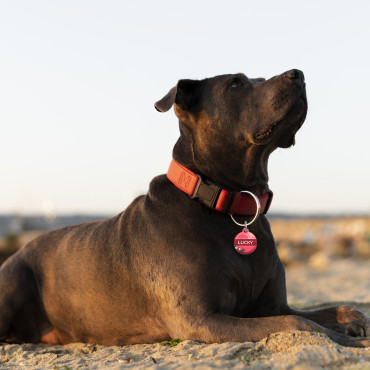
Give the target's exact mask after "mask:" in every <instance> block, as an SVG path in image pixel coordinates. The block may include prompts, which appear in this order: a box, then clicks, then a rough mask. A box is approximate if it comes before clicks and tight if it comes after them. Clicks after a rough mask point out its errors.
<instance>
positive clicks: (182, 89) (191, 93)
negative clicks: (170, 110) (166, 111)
mask: <svg viewBox="0 0 370 370" xmlns="http://www.w3.org/2000/svg"><path fill="white" fill-rule="evenodd" d="M200 82H201V81H198V80H180V81H179V82H178V83H177V94H176V98H175V103H176V105H178V106H179V107H180V108H181V109H182V110H184V111H188V112H189V111H191V110H193V109H196V106H197V103H198V102H199V88H200Z"/></svg>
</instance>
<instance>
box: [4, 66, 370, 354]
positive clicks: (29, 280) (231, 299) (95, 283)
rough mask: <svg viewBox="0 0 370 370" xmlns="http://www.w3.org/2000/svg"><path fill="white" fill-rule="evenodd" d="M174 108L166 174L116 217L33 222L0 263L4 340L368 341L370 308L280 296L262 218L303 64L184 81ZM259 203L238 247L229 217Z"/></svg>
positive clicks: (248, 214)
mask: <svg viewBox="0 0 370 370" xmlns="http://www.w3.org/2000/svg"><path fill="white" fill-rule="evenodd" d="M172 106H174V112H175V114H176V116H177V117H178V119H179V125H180V137H179V139H178V141H177V142H176V144H175V146H174V149H173V160H172V162H171V165H170V169H169V172H168V174H167V176H166V175H161V176H158V177H155V178H154V179H153V180H152V182H151V183H150V187H149V191H148V193H147V194H146V195H143V196H140V197H138V198H136V199H135V200H134V201H133V202H132V203H131V205H130V206H129V207H128V208H127V209H126V210H125V211H124V212H122V213H121V214H119V215H117V216H116V217H113V218H110V219H107V220H103V221H96V222H89V223H84V224H80V225H74V226H69V227H66V228H63V229H59V230H56V231H51V232H48V233H45V234H42V235H41V236H39V237H37V238H36V239H35V240H33V241H31V242H30V243H28V244H27V245H26V246H24V247H22V248H21V249H20V250H19V251H18V252H17V253H16V254H14V255H13V256H12V257H10V258H9V259H8V260H7V261H6V262H5V263H4V265H3V266H2V267H1V269H0V339H1V340H2V341H7V342H34V343H37V342H42V343H51V344H64V343H70V342H88V343H96V344H103V345H126V344H135V343H153V342H158V341H163V340H169V339H171V338H182V339H192V340H197V341H202V342H206V343H214V342H226V341H233V342H244V341H253V342H255V341H259V340H261V339H263V338H265V337H267V336H268V335H269V334H271V333H276V332H281V331H292V330H303V331H314V332H321V333H325V334H327V335H328V336H329V337H330V338H331V339H332V340H334V341H335V342H337V343H339V344H342V345H345V346H354V347H367V346H369V345H370V340H369V338H365V337H366V336H368V335H369V333H370V319H369V317H368V316H366V315H365V314H362V313H360V312H359V311H356V310H354V309H351V308H349V307H333V308H328V309H323V310H319V311H312V312H304V311H298V310H295V309H293V308H291V307H289V305H288V303H287V296H286V285H285V272H284V267H283V265H282V263H281V261H280V259H279V256H278V253H277V250H276V247H275V243H274V239H273V236H272V234H271V230H270V226H269V223H268V221H267V219H266V216H265V213H266V212H267V210H268V207H269V204H270V203H271V199H272V193H271V191H270V189H269V187H268V172H267V163H268V158H269V155H270V154H271V153H272V152H273V151H274V150H275V149H277V148H279V147H280V148H288V147H290V146H292V145H293V144H294V143H295V134H296V132H297V131H298V130H299V128H300V127H301V125H302V124H303V122H304V120H305V117H306V113H307V98H306V90H305V80H304V75H303V73H302V72H301V71H299V70H296V69H293V70H290V71H288V72H285V73H283V74H280V75H277V76H275V77H273V78H270V79H268V80H265V79H262V78H258V79H253V78H248V77H247V76H245V75H244V74H230V75H221V76H217V77H213V78H208V79H204V80H189V79H185V80H180V81H179V82H178V83H177V85H176V86H175V87H173V88H172V89H171V90H170V91H169V92H168V94H167V95H165V96H164V97H163V98H162V99H161V100H159V101H158V102H157V103H156V104H155V107H156V109H157V110H158V111H160V112H166V111H168V110H170V109H171V107H172ZM243 191H247V192H243ZM258 202H259V203H260V208H261V211H260V213H261V214H260V215H259V217H258V218H257V220H256V221H255V222H254V223H253V224H250V225H249V229H248V232H250V233H252V234H254V235H255V237H256V238H257V248H256V249H255V251H254V252H253V253H249V254H244V255H243V254H240V253H238V250H236V249H235V247H234V239H235V237H236V235H237V234H238V233H240V232H245V233H246V229H245V228H244V231H243V229H242V228H241V227H240V226H238V225H236V224H235V223H234V222H233V220H232V219H231V217H230V215H231V216H233V218H234V220H235V221H236V222H239V223H240V224H241V225H244V222H245V221H246V220H247V221H251V219H252V218H255V217H254V216H255V215H256V214H258V211H259V210H258ZM239 251H241V249H239Z"/></svg>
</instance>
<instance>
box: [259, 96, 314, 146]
mask: <svg viewBox="0 0 370 370" xmlns="http://www.w3.org/2000/svg"><path fill="white" fill-rule="evenodd" d="M306 114H307V101H306V99H305V98H303V97H301V98H299V99H298V100H297V101H296V102H295V103H294V104H293V105H292V107H291V108H290V109H289V110H288V112H287V114H286V115H285V116H284V117H283V118H282V119H281V120H278V121H276V122H274V123H272V124H270V125H268V126H267V127H265V128H263V129H262V130H260V131H258V132H257V133H256V134H255V136H254V141H255V142H256V143H257V144H265V143H268V142H270V141H271V140H272V139H273V138H274V137H276V138H277V139H279V138H280V140H279V141H281V140H283V141H284V143H283V142H282V143H278V146H282V147H287V146H290V145H293V144H294V136H295V134H296V133H297V131H298V130H299V129H300V128H301V126H302V125H303V122H304V121H305V119H306ZM285 142H286V143H285Z"/></svg>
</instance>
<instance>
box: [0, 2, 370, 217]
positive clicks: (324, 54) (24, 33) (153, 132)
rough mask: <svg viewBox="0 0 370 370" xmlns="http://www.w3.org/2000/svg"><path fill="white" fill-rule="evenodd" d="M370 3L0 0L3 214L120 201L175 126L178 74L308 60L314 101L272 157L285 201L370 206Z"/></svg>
mask: <svg viewBox="0 0 370 370" xmlns="http://www.w3.org/2000/svg"><path fill="white" fill-rule="evenodd" d="M369 19H370V2H369V1H367V0H363V1H357V0H353V1H316V0H314V1H305V2H303V1H293V0H292V1H291V0H282V1H255V0H254V1H233V0H230V1H201V0H197V1H193V0H188V1H183V2H178V1H160V0H158V1H123V0H122V1H118V0H117V1H110V0H107V1H92V0H81V1H75V0H73V1H71V0H63V1H46V0H45V1H39V0H32V1H29V0H23V1H22V0H3V1H0V35H1V36H0V127H1V137H0V213H6V212H11V213H13V212H17V213H21V214H29V213H40V212H42V210H43V209H47V208H53V207H55V210H56V211H57V212H58V213H69V212H73V213H78V212H83V213H90V212H93V213H106V214H114V213H117V212H119V211H121V210H122V209H124V208H125V207H126V206H127V205H128V204H129V203H130V201H131V200H132V199H133V198H134V197H135V196H136V195H138V194H141V193H144V192H146V191H147V189H148V184H149V182H150V180H151V179H152V178H153V177H154V176H155V175H157V174H160V173H165V172H166V170H167V168H168V165H169V162H170V160H171V153H172V147H173V145H174V143H175V141H176V140H177V137H178V123H177V119H176V117H175V115H174V113H173V110H172V111H170V112H168V113H166V114H160V113H158V112H156V111H155V109H154V108H153V103H154V102H155V101H156V100H158V99H160V98H161V97H162V96H163V95H164V94H165V93H166V92H167V91H168V90H169V89H170V88H171V87H172V86H174V85H175V84H176V82H177V80H179V79H181V78H196V79H197V78H205V77H212V76H214V75H217V74H224V73H237V72H244V73H245V74H246V75H247V76H249V77H266V78H270V77H272V76H274V75H276V74H280V73H282V72H284V71H286V70H289V69H291V68H299V69H301V70H303V71H304V73H305V77H306V84H307V94H308V101H309V111H308V116H307V119H306V122H305V124H304V126H303V127H302V129H301V130H300V131H299V132H298V134H297V137H296V145H295V146H294V147H293V148H291V149H288V150H286V149H279V150H277V151H276V152H274V153H273V154H272V156H271V157H270V162H269V174H270V187H271V189H272V190H273V191H274V194H275V198H274V202H273V205H272V208H271V210H272V211H275V212H280V211H286V212H326V213H330V212H367V213H369V211H370V196H369V194H370V149H369V147H370V146H369V139H370V114H369V107H370V74H369V69H370V22H369Z"/></svg>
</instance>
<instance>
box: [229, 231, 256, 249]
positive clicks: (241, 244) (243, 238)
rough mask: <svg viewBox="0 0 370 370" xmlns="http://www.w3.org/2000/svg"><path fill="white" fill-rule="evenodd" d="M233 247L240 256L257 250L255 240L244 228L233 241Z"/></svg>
mask: <svg viewBox="0 0 370 370" xmlns="http://www.w3.org/2000/svg"><path fill="white" fill-rule="evenodd" d="M234 247H235V249H236V251H237V252H238V253H240V254H251V253H253V252H254V251H255V250H256V248H257V238H256V237H255V235H254V234H252V233H251V232H250V231H249V230H248V229H247V228H244V229H243V231H242V232H241V233H239V234H238V235H237V236H236V237H235V239H234Z"/></svg>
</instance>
